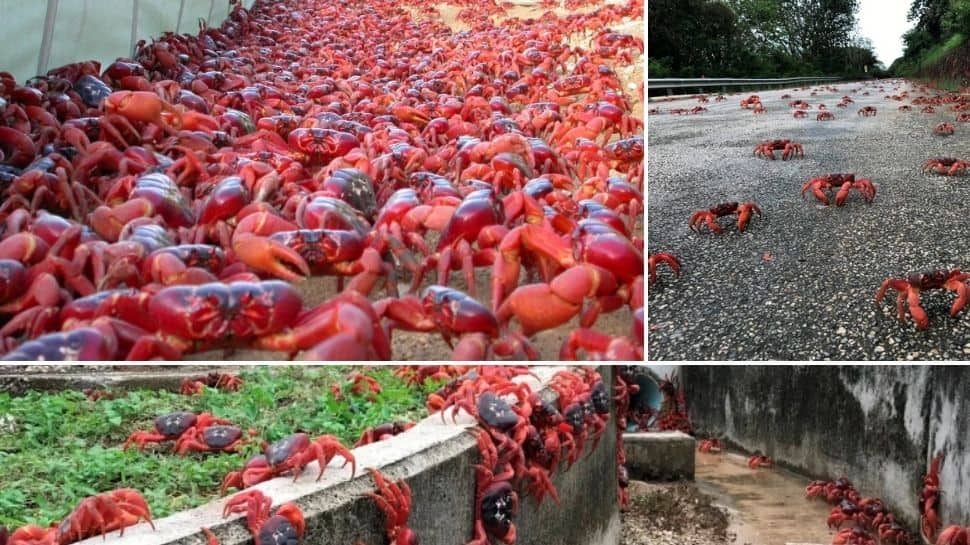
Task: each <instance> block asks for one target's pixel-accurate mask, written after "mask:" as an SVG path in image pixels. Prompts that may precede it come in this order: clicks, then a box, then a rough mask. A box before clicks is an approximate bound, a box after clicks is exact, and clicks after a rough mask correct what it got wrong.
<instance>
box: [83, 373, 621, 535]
mask: <svg viewBox="0 0 970 545" xmlns="http://www.w3.org/2000/svg"><path fill="white" fill-rule="evenodd" d="M563 369H565V367H542V368H535V369H534V372H535V374H536V375H537V376H538V379H539V380H536V378H535V377H528V376H527V377H524V378H523V379H522V380H523V381H524V382H528V383H530V386H533V389H536V388H537V387H538V386H539V385H540V384H545V383H547V382H548V380H549V379H550V378H551V377H552V375H553V374H555V373H556V372H557V371H560V370H563ZM600 373H601V374H602V375H603V381H604V382H605V383H607V384H611V383H612V382H611V381H612V370H611V369H610V368H608V367H603V368H600ZM613 418H615V417H612V416H611V419H610V421H609V422H608V423H607V428H606V431H605V432H604V434H603V436H602V438H601V440H600V441H599V443H598V445H596V447H595V448H592V445H591V444H588V445H587V450H586V453H585V454H584V456H583V457H582V458H580V460H579V461H577V462H576V464H574V466H573V467H572V468H569V469H566V470H563V469H560V471H558V472H557V473H556V474H555V475H553V478H552V480H553V483H554V484H555V486H556V488H557V491H558V494H559V499H560V504H559V505H557V504H556V503H555V502H554V501H552V500H551V499H546V500H544V501H543V502H542V504H541V505H536V503H535V500H534V499H533V498H531V497H530V498H522V497H521V496H522V494H521V492H520V499H521V505H520V511H519V515H518V517H517V519H516V521H515V522H516V527H517V533H518V539H517V540H516V543H517V544H519V545H540V544H547V545H548V544H556V545H616V544H617V543H618V542H619V534H620V516H619V506H618V503H617V485H616V435H615V433H613V430H615V429H616V428H615V421H614V420H613ZM474 425H475V421H474V419H473V418H472V417H471V416H470V415H468V414H466V413H464V412H460V413H459V414H458V416H457V422H456V423H454V424H453V423H451V419H450V418H449V419H448V422H447V423H443V422H442V418H441V415H440V414H439V413H435V414H433V415H431V416H429V417H427V418H425V419H424V420H422V421H421V422H419V423H418V424H417V425H416V426H415V427H414V428H412V429H411V430H409V431H407V432H405V433H402V434H400V435H398V436H396V437H394V438H391V439H388V440H386V441H382V442H380V443H374V444H371V445H366V446H363V447H359V448H356V449H353V454H354V457H355V458H356V459H357V475H356V476H353V477H352V476H351V474H350V467H346V468H341V467H340V465H341V464H343V459H342V458H340V457H339V456H338V457H336V458H335V459H334V460H333V461H332V462H331V464H330V465H328V467H327V469H326V472H325V473H324V475H323V478H322V479H321V480H320V481H319V482H317V481H315V480H314V477H313V475H316V474H317V472H318V471H319V467H318V466H317V465H316V464H315V463H314V464H311V465H310V466H308V467H307V469H306V471H305V472H304V474H303V475H301V476H300V477H299V478H298V479H297V480H296V481H295V482H294V481H293V479H292V478H288V477H280V478H277V479H273V480H271V481H267V482H265V483H261V484H260V485H257V486H255V487H254V488H256V489H258V490H261V491H262V492H263V493H265V494H267V495H268V496H270V497H272V498H273V505H274V507H275V506H278V505H280V504H281V503H284V502H291V501H292V502H295V503H297V504H298V505H299V506H300V508H301V509H302V510H303V513H304V515H305V517H306V524H307V526H306V535H305V537H304V542H305V543H307V544H311V543H334V544H347V545H351V544H355V543H357V542H358V541H360V542H361V543H364V544H365V545H383V544H384V543H386V540H387V538H386V536H385V535H384V521H385V519H384V515H383V514H382V513H381V512H380V511H379V510H378V508H377V506H376V505H375V504H374V502H373V501H372V500H371V499H370V498H368V497H366V496H364V494H365V493H366V492H371V491H373V490H374V487H373V484H372V481H371V479H370V477H369V476H368V475H367V473H366V472H365V471H364V470H363V468H365V467H375V468H378V469H380V470H381V471H382V472H383V473H385V474H386V475H387V476H388V477H390V478H392V479H394V480H398V479H402V478H403V479H405V480H406V481H407V482H408V484H409V485H410V487H411V489H412V498H413V501H414V505H413V507H412V513H411V518H410V522H409V526H410V527H411V528H413V529H414V530H415V531H416V532H417V533H418V535H419V536H420V538H421V543H422V545H454V544H455V543H462V542H464V541H467V540H468V539H470V538H471V535H472V524H473V520H474V515H473V508H474V489H475V471H474V469H473V467H472V466H473V465H474V464H475V463H477V462H478V451H477V443H476V440H475V439H474V437H473V436H472V435H471V434H470V433H466V430H467V429H468V428H471V427H473V426H474ZM590 443H591V442H590ZM230 497H231V496H230ZM224 503H225V498H222V499H219V500H216V501H213V502H210V503H208V504H206V505H203V506H200V507H197V508H195V509H191V510H188V511H182V512H180V513H176V514H173V515H171V516H169V517H165V518H163V519H159V520H156V521H155V526H156V528H157V531H152V529H151V528H150V527H149V526H148V525H147V524H144V523H142V524H138V525H137V526H134V527H131V528H128V529H127V530H126V531H125V535H124V536H123V537H122V536H118V535H117V534H116V533H115V534H112V535H110V536H108V538H107V540H106V541H103V540H102V538H101V537H95V538H91V539H88V540H85V541H83V542H80V543H82V544H83V545H95V544H98V543H101V544H104V543H107V544H109V545H203V544H205V543H206V540H205V538H204V537H203V535H202V533H201V530H200V528H201V527H207V528H210V529H211V530H212V531H213V532H214V533H215V534H216V535H217V536H218V537H219V539H220V541H221V543H222V545H246V544H248V543H251V539H252V538H251V536H250V534H249V532H248V530H247V529H246V527H245V524H244V517H243V516H242V515H236V516H233V517H231V518H229V519H225V520H223V519H222V508H223V505H224Z"/></svg>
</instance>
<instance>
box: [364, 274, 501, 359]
mask: <svg viewBox="0 0 970 545" xmlns="http://www.w3.org/2000/svg"><path fill="white" fill-rule="evenodd" d="M375 309H376V311H377V314H378V315H379V316H386V317H387V318H389V319H390V320H391V327H392V328H399V329H403V330H405V331H437V332H439V333H440V334H441V336H442V338H443V339H444V340H445V342H446V343H448V346H449V347H451V346H452V341H451V339H452V337H458V338H459V341H458V343H457V344H456V345H454V347H453V352H452V359H454V360H469V359H470V360H480V359H483V358H484V357H485V355H486V354H487V353H488V347H489V345H490V344H491V341H492V339H495V338H496V337H498V334H499V328H498V321H497V320H496V317H495V315H494V314H493V313H492V312H491V311H490V310H488V308H487V307H486V306H484V305H483V304H481V303H479V302H478V300H476V299H473V298H471V297H469V296H468V295H466V294H465V293H464V292H461V291H459V290H456V289H454V288H449V287H445V286H437V285H432V286H428V287H427V288H425V290H424V293H423V294H422V296H421V298H420V299H418V298H417V297H414V296H407V297H401V298H393V297H392V298H387V299H384V300H381V301H378V302H377V304H376V305H375Z"/></svg>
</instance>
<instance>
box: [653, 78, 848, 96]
mask: <svg viewBox="0 0 970 545" xmlns="http://www.w3.org/2000/svg"><path fill="white" fill-rule="evenodd" d="M843 79H845V78H842V77H839V76H818V77H808V78H652V79H647V89H648V90H653V89H666V90H667V94H668V95H669V94H672V93H673V91H672V90H673V89H683V88H688V87H689V88H693V89H704V88H722V89H726V88H727V87H756V86H759V85H794V84H798V83H821V82H831V81H840V80H843Z"/></svg>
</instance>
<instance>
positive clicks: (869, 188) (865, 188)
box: [801, 174, 876, 206]
mask: <svg viewBox="0 0 970 545" xmlns="http://www.w3.org/2000/svg"><path fill="white" fill-rule="evenodd" d="M835 187H838V188H839V190H838V192H837V193H836V195H835V206H842V205H843V204H844V203H845V200H846V199H847V198H848V197H849V191H850V190H852V189H855V190H856V191H858V192H859V194H860V195H861V196H862V199H863V200H864V201H866V202H867V203H871V202H872V200H873V199H875V198H876V186H875V185H873V183H872V181H871V180H869V179H868V178H860V179H858V180H857V179H856V177H855V174H827V175H825V176H819V177H817V178H812V179H811V180H809V181H807V182H805V185H803V186H802V191H801V195H802V198H804V197H805V192H806V191H808V190H809V189H811V190H812V193H813V194H814V195H815V198H816V199H818V200H819V202H821V203H823V204H826V205H828V204H829V203H830V201H829V197H828V195H826V191H828V190H829V189H832V188H835Z"/></svg>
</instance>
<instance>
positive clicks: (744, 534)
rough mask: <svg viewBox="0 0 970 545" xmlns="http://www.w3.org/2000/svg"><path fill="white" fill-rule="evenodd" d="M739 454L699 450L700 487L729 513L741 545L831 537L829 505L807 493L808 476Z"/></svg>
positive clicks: (730, 528) (730, 530)
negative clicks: (756, 464) (753, 464)
mask: <svg viewBox="0 0 970 545" xmlns="http://www.w3.org/2000/svg"><path fill="white" fill-rule="evenodd" d="M745 461H746V458H744V457H742V456H741V455H738V454H730V453H726V454H719V455H714V454H704V453H700V452H698V453H697V460H696V473H695V480H696V483H697V488H698V489H699V490H700V491H701V492H703V493H705V494H707V495H709V496H712V497H713V501H714V503H715V504H716V505H719V506H723V507H725V508H727V510H728V513H729V517H728V520H729V524H728V529H727V534H728V536H736V537H735V538H734V540H733V543H735V544H736V545H785V544H786V543H824V544H828V543H831V542H832V535H833V534H832V533H831V532H829V530H828V528H827V527H826V524H825V520H826V518H828V514H829V507H828V505H827V504H826V503H825V502H822V501H809V500H807V499H805V485H807V484H808V482H809V480H808V479H806V478H805V477H802V476H800V475H797V474H795V473H792V472H790V471H787V470H785V469H781V468H773V469H758V470H752V469H750V468H748V466H747V464H746V463H745Z"/></svg>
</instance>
